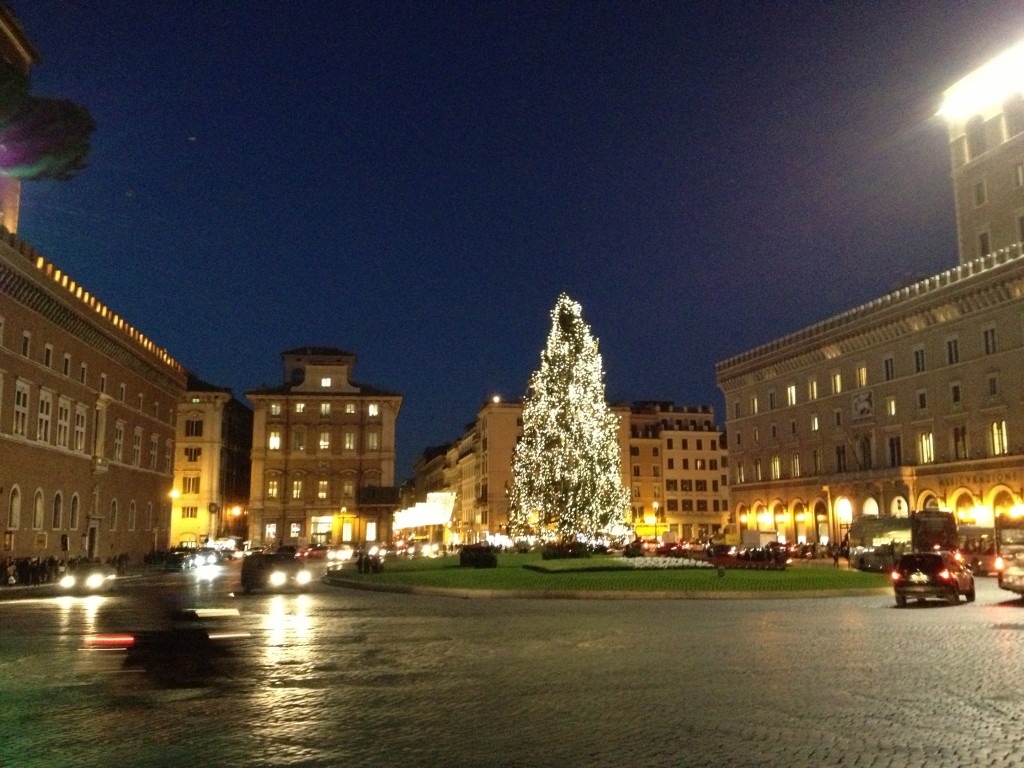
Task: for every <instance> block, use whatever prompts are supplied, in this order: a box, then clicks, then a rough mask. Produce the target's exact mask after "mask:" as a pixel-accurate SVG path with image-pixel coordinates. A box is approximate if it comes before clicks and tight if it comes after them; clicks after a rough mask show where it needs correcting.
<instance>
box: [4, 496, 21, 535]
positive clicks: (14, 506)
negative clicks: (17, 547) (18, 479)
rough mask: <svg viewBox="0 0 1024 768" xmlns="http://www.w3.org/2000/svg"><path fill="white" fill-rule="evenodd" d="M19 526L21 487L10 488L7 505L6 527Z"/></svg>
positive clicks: (14, 527) (12, 528)
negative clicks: (9, 497)
mask: <svg viewBox="0 0 1024 768" xmlns="http://www.w3.org/2000/svg"><path fill="white" fill-rule="evenodd" d="M20 527H21V489H20V488H18V486H14V487H13V488H11V499H10V502H9V503H8V505H7V528H8V529H9V530H15V531H16V530H18V528H20Z"/></svg>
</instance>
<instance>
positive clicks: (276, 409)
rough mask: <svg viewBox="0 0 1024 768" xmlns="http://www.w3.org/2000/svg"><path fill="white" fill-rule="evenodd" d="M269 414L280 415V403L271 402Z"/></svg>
mask: <svg viewBox="0 0 1024 768" xmlns="http://www.w3.org/2000/svg"><path fill="white" fill-rule="evenodd" d="M270 415H271V416H280V415H281V404H280V403H271V404H270Z"/></svg>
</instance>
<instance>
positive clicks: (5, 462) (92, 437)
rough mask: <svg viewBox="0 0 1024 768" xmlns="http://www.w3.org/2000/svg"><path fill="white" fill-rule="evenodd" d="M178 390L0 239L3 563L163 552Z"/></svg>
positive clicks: (52, 270)
mask: <svg viewBox="0 0 1024 768" xmlns="http://www.w3.org/2000/svg"><path fill="white" fill-rule="evenodd" d="M185 383H186V374H185V371H184V369H183V368H182V367H181V366H180V365H179V364H178V363H177V362H176V361H174V360H173V359H172V358H171V357H170V356H169V355H168V354H167V353H166V352H165V351H164V350H162V349H160V348H159V347H157V346H156V345H155V344H153V343H152V342H151V341H150V340H149V339H148V338H146V337H145V336H144V335H142V334H141V333H140V332H139V331H138V330H137V329H135V328H133V327H132V326H131V325H129V324H128V323H127V322H126V321H125V319H124V318H122V317H120V316H119V315H117V314H116V313H115V312H114V311H113V310H111V309H110V308H109V307H107V306H105V305H104V304H102V303H101V302H100V301H99V300H98V299H96V297H95V296H92V295H91V294H90V293H89V292H88V291H87V290H85V288H84V287H82V286H81V285H79V284H78V283H77V282H76V281H75V280H73V279H72V278H71V277H70V275H68V274H66V273H64V272H62V271H61V270H60V269H59V268H57V267H56V266H55V265H54V264H53V263H51V262H49V261H47V260H46V259H45V258H44V257H43V256H42V255H40V254H39V253H37V252H36V251H35V250H34V249H33V248H32V247H31V246H30V245H28V244H27V243H25V242H23V241H21V240H19V239H18V238H17V237H15V236H14V235H12V234H4V235H3V236H2V237H0V457H2V460H0V515H2V518H0V519H2V521H3V546H2V553H3V555H5V556H13V557H21V556H32V557H51V556H52V557H56V558H58V559H61V558H65V557H82V556H86V557H98V558H101V559H107V558H109V557H114V556H117V555H121V554H127V555H128V556H129V558H131V559H132V560H134V561H136V562H137V561H138V560H139V559H140V558H141V557H142V556H143V555H145V554H146V553H147V552H149V551H150V550H152V549H162V548H164V547H166V546H167V541H168V538H167V537H168V526H167V523H168V519H169V498H168V494H169V492H170V490H171V480H172V460H173V446H174V420H175V412H176V407H177V404H178V401H179V400H180V399H181V396H182V393H183V392H184V389H185Z"/></svg>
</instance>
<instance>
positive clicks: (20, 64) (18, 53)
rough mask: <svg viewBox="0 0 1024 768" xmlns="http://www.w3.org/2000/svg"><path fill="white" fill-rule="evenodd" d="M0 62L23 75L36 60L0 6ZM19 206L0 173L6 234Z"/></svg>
mask: <svg viewBox="0 0 1024 768" xmlns="http://www.w3.org/2000/svg"><path fill="white" fill-rule="evenodd" d="M0 59H3V61H4V62H6V63H8V64H10V65H12V66H14V67H15V68H16V69H18V70H19V71H21V72H24V73H25V74H26V75H27V74H28V72H29V70H30V69H31V68H32V66H33V65H35V64H37V63H38V62H39V60H40V57H39V53H38V51H36V49H35V48H34V47H33V46H32V43H31V42H30V41H29V39H28V37H27V36H26V35H25V31H24V30H23V29H22V28H21V23H20V22H19V21H18V19H17V18H16V17H15V16H14V14H13V13H11V11H10V9H9V8H7V6H6V5H3V4H2V3H0ZM20 205H21V182H20V181H18V180H17V179H12V178H9V177H7V176H4V175H3V174H2V173H0V226H3V227H4V229H6V230H7V231H8V232H12V233H15V234H16V233H17V232H18V212H19V208H20Z"/></svg>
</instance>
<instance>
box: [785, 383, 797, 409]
mask: <svg viewBox="0 0 1024 768" xmlns="http://www.w3.org/2000/svg"><path fill="white" fill-rule="evenodd" d="M786 405H796V384H790V385H789V386H788V387H786Z"/></svg>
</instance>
